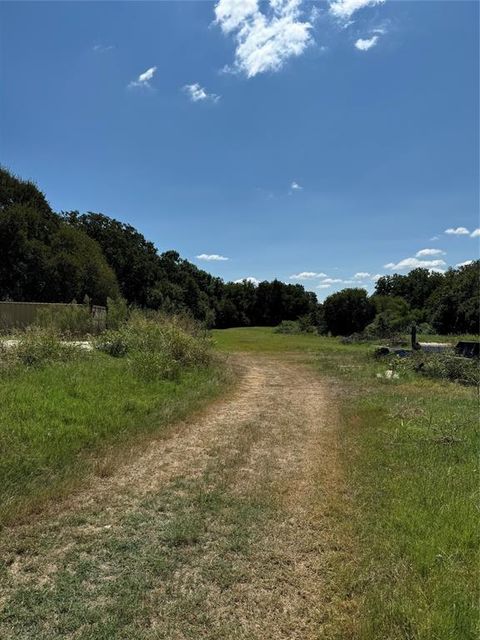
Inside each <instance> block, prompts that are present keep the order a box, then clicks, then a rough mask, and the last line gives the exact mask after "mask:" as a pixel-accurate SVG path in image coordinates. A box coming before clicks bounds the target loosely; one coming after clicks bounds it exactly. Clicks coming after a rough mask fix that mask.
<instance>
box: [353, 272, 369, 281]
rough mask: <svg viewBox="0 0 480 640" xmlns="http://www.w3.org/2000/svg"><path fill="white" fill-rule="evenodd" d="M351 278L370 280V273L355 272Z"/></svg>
mask: <svg viewBox="0 0 480 640" xmlns="http://www.w3.org/2000/svg"><path fill="white" fill-rule="evenodd" d="M353 277H354V279H355V280H365V279H366V278H370V273H368V271H357V273H356V274H355V275H354V276H353Z"/></svg>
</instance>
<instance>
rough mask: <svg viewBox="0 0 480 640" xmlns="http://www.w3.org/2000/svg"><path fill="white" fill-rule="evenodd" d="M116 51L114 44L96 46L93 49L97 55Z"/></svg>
mask: <svg viewBox="0 0 480 640" xmlns="http://www.w3.org/2000/svg"><path fill="white" fill-rule="evenodd" d="M113 49H115V47H114V46H113V44H95V45H93V47H92V51H94V52H95V53H107V51H112V50H113Z"/></svg>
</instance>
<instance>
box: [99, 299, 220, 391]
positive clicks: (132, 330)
mask: <svg viewBox="0 0 480 640" xmlns="http://www.w3.org/2000/svg"><path fill="white" fill-rule="evenodd" d="M187 326H188V329H187V328H186V327H187ZM96 348H97V349H99V350H100V351H103V352H105V353H108V354H109V355H111V356H115V357H124V356H126V357H127V358H128V359H129V361H130V364H131V366H132V369H133V370H134V372H135V373H136V374H137V375H138V376H139V377H141V378H143V379H153V378H166V379H175V378H177V377H178V375H179V374H180V371H181V369H182V368H188V367H192V366H205V365H207V364H208V363H209V362H210V359H211V353H210V343H209V341H208V340H207V339H206V337H205V336H204V335H202V334H201V332H200V331H199V330H198V327H197V326H196V325H192V324H191V321H186V320H185V319H184V318H177V317H170V318H167V317H165V316H163V315H161V314H149V317H147V316H146V315H144V314H142V313H140V312H138V311H136V312H133V313H132V315H131V317H130V319H129V320H128V322H126V323H125V324H123V325H122V326H121V327H120V328H119V329H118V330H116V331H107V332H105V333H104V334H103V335H102V336H101V337H100V338H99V339H98V340H97V341H96Z"/></svg>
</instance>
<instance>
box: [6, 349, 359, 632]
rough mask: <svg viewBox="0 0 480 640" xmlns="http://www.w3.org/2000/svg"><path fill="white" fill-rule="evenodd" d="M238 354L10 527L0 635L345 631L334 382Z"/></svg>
mask: <svg viewBox="0 0 480 640" xmlns="http://www.w3.org/2000/svg"><path fill="white" fill-rule="evenodd" d="M236 360H237V363H238V366H239V368H240V370H241V379H240V382H239V384H238V386H237V387H236V389H235V391H234V392H233V394H232V395H231V396H230V397H228V398H226V399H224V400H223V401H221V402H217V403H216V404H215V405H214V406H211V407H210V409H208V410H207V411H206V412H205V413H204V414H203V415H201V416H196V417H195V418H194V419H192V420H190V421H187V422H185V423H181V424H179V425H177V427H176V428H175V429H174V430H173V431H172V432H171V433H170V435H169V436H168V437H167V438H166V439H159V440H157V441H154V442H152V443H151V445H150V446H149V448H148V450H147V451H146V452H144V453H143V454H141V455H138V456H137V457H136V458H134V459H132V460H131V461H128V462H127V463H126V464H125V465H123V466H122V467H121V468H119V469H118V470H117V471H116V472H115V473H114V475H112V476H111V477H110V478H98V479H97V480H96V482H95V485H92V488H90V489H89V490H87V491H84V492H83V493H81V494H79V495H77V496H75V497H74V498H72V500H71V501H70V502H69V504H68V505H62V506H61V508H58V509H57V510H52V512H51V513H49V514H48V516H44V517H43V518H42V519H40V520H39V521H38V522H35V523H34V524H30V525H22V526H17V527H15V528H14V529H12V530H11V531H9V532H6V535H4V536H3V538H2V540H1V542H0V544H1V548H0V550H1V552H2V557H3V558H4V559H5V560H6V562H5V568H4V570H3V572H2V573H1V574H0V579H1V583H2V586H1V591H0V605H1V607H2V611H1V612H0V637H2V638H5V639H7V638H8V639H9V638H18V639H22V638H25V639H26V638H35V639H36V640H37V639H43V638H45V639H46V638H49V639H50V638H51V639H53V638H64V637H65V638H82V639H89V640H90V639H100V638H102V639H107V638H108V639H110V638H122V639H129V638H132V639H137V638H139V639H147V638H148V639H150V638H152V639H153V638H155V639H157V638H158V639H160V638H166V639H167V638H168V639H172V640H173V639H179V640H180V639H184V638H209V639H213V638H216V639H220V638H226V639H229V638H232V639H237V638H238V639H245V640H246V639H247V638H248V639H259V640H260V639H262V640H263V639H272V640H273V639H275V640H281V639H285V640H287V639H289V640H290V639H296V638H298V639H313V638H329V637H331V638H334V637H336V638H339V637H342V638H347V637H350V634H351V633H353V631H351V629H350V624H349V622H348V620H349V619H350V618H351V608H352V606H353V605H352V604H349V602H348V599H346V598H345V597H344V595H343V594H342V589H341V585H340V582H339V578H338V567H339V566H340V565H341V564H342V562H344V561H346V559H348V553H349V551H348V547H347V546H346V545H347V543H346V541H345V540H344V539H342V537H341V535H340V533H339V530H340V528H339V527H338V511H339V505H340V506H341V505H342V504H343V503H342V474H341V470H340V468H339V464H338V440H337V438H338V436H337V423H336V415H335V402H334V399H333V394H332V390H331V389H328V388H327V387H326V386H325V385H324V384H322V382H321V380H320V378H319V377H318V376H317V375H316V374H315V373H314V372H313V371H312V370H310V369H308V368H306V367H304V366H302V365H300V364H296V363H295V362H294V361H288V360H287V359H285V358H284V359H276V358H266V357H260V356H256V357H253V356H238V357H236ZM342 508H343V507H341V508H340V510H342ZM341 630H342V631H341Z"/></svg>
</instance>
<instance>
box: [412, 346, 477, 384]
mask: <svg viewBox="0 0 480 640" xmlns="http://www.w3.org/2000/svg"><path fill="white" fill-rule="evenodd" d="M403 362H404V363H405V366H406V367H408V368H409V369H414V370H415V371H417V372H418V373H421V374H422V375H424V376H427V377H429V378H437V379H444V380H451V381H453V382H460V383H462V384H467V385H472V386H478V385H479V384H480V367H479V362H478V360H476V359H469V358H462V357H460V356H455V355H452V354H445V353H441V354H439V353H428V354H427V353H419V354H415V355H414V356H413V357H411V358H406V359H405V360H404V361H403Z"/></svg>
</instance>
